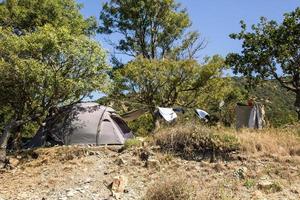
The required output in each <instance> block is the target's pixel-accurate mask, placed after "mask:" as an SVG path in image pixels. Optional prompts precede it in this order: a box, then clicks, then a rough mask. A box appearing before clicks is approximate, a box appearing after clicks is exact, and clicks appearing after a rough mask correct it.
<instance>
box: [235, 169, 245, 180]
mask: <svg viewBox="0 0 300 200" xmlns="http://www.w3.org/2000/svg"><path fill="white" fill-rule="evenodd" d="M247 172H248V168H247V167H241V168H238V169H237V170H236V171H235V172H234V175H235V176H236V177H237V178H240V179H245V178H246V177H247Z"/></svg>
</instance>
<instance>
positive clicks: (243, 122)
mask: <svg viewBox="0 0 300 200" xmlns="http://www.w3.org/2000/svg"><path fill="white" fill-rule="evenodd" d="M264 115H265V111H264V108H263V105H262V104H258V103H256V104H254V105H253V106H247V105H240V104H239V105H237V107H236V128H237V129H240V128H254V129H261V128H263V126H264V125H265V122H264Z"/></svg>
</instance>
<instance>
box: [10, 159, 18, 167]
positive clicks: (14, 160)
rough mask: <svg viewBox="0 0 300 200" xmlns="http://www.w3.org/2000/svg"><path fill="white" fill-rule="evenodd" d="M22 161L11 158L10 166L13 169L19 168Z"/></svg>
mask: <svg viewBox="0 0 300 200" xmlns="http://www.w3.org/2000/svg"><path fill="white" fill-rule="evenodd" d="M19 163H20V161H19V160H18V159H16V158H9V164H10V166H12V167H17V166H18V164H19Z"/></svg>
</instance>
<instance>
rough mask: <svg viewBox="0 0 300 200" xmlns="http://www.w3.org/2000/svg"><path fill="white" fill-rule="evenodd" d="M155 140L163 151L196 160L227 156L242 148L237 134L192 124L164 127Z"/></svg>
mask: <svg viewBox="0 0 300 200" xmlns="http://www.w3.org/2000/svg"><path fill="white" fill-rule="evenodd" d="M155 141H156V144H157V145H159V146H160V147H161V148H162V150H163V151H166V152H171V153H175V154H178V155H180V156H182V157H183V158H186V159H195V160H200V159H204V158H206V157H210V159H211V161H213V160H214V159H215V157H216V156H220V157H221V158H226V157H228V156H229V155H230V153H232V152H234V151H237V150H239V148H240V143H239V140H238V138H237V137H236V136H235V135H233V134H230V133H223V132H222V133H221V132H220V131H218V130H216V129H213V128H208V127H204V126H195V125H192V124H188V125H179V126H175V127H173V128H167V129H164V130H162V131H160V132H158V133H156V135H155Z"/></svg>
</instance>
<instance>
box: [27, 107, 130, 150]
mask: <svg viewBox="0 0 300 200" xmlns="http://www.w3.org/2000/svg"><path fill="white" fill-rule="evenodd" d="M132 137H133V134H132V132H131V130H130V129H129V128H128V126H127V124H126V123H125V122H124V121H123V120H122V119H121V117H120V116H118V115H117V114H116V112H115V111H114V110H113V109H112V108H110V107H106V106H100V105H99V104H97V103H88V102H87V103H80V104H76V105H75V106H73V107H72V108H71V109H69V110H68V111H65V112H64V113H63V115H62V117H60V118H59V120H54V123H50V122H46V125H45V127H43V129H42V130H39V131H38V134H37V135H36V136H35V137H34V138H33V139H32V141H31V142H30V143H29V144H27V145H26V146H27V148H30V147H36V146H42V145H41V144H42V143H43V144H45V143H47V141H49V139H51V138H52V139H53V140H55V142H56V143H61V144H64V145H72V144H94V145H103V144H124V142H125V141H126V139H128V138H132Z"/></svg>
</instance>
